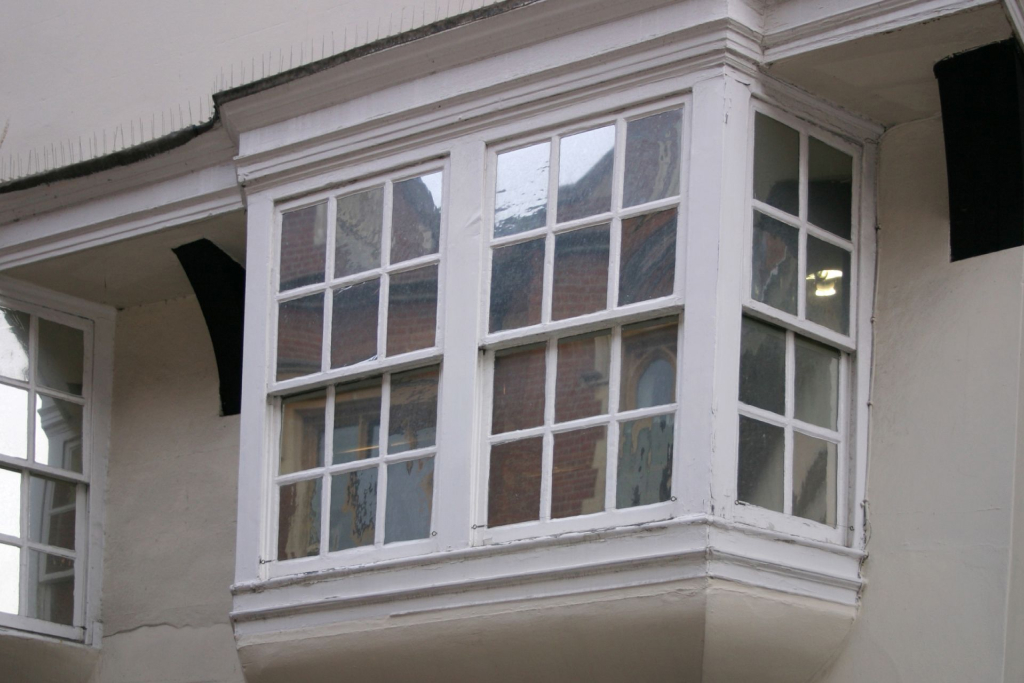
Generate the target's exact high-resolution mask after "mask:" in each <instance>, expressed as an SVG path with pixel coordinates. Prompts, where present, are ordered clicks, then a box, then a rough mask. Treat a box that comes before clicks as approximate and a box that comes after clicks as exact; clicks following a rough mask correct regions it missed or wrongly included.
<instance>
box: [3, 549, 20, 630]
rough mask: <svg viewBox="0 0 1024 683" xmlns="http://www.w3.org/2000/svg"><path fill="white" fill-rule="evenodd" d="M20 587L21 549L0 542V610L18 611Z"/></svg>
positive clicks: (10, 612) (11, 612)
mask: <svg viewBox="0 0 1024 683" xmlns="http://www.w3.org/2000/svg"><path fill="white" fill-rule="evenodd" d="M20 588H21V550H20V549H19V548H16V547H14V546H13V545H4V544H3V543H0V612H6V613H7V614H17V613H18V605H19V603H20V602H21V600H20V597H21V596H20V595H19V590H20Z"/></svg>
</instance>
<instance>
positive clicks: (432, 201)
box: [391, 171, 441, 263]
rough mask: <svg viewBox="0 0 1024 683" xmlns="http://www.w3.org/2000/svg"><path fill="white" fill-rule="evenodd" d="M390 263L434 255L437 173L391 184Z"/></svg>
mask: <svg viewBox="0 0 1024 683" xmlns="http://www.w3.org/2000/svg"><path fill="white" fill-rule="evenodd" d="M392 201H393V204H394V206H393V207H392V209H391V263H401V262H402V261H408V260H409V259H413V258H416V257H418V256H425V255H427V254H436V253H437V249H438V245H439V244H440V240H441V172H440V171H438V172H437V173H431V174H430V175H425V176H421V177H419V178H412V179H411V180H403V181H402V182H400V183H395V185H394V198H393V200H392Z"/></svg>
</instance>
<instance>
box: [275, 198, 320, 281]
mask: <svg viewBox="0 0 1024 683" xmlns="http://www.w3.org/2000/svg"><path fill="white" fill-rule="evenodd" d="M326 265H327V202H320V203H319V204H317V205H315V206H308V207H306V208H304V209H296V210H295V211H285V212H284V213H283V214H281V291H282V292H283V291H285V290H288V289H295V288H296V287H302V286H303V285H310V284H313V283H315V282H323V281H324V269H325V268H326Z"/></svg>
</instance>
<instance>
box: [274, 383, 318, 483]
mask: <svg viewBox="0 0 1024 683" xmlns="http://www.w3.org/2000/svg"><path fill="white" fill-rule="evenodd" d="M326 405H327V392H325V391H324V390H323V389H321V390H320V391H314V392H312V393H309V394H303V395H302V396H289V397H288V398H286V399H284V401H283V402H282V405H281V421H282V422H281V461H280V465H279V469H278V473H279V474H290V473H291V472H301V471H302V470H309V469H312V468H314V467H323V465H324V429H325V428H326V427H325V425H326V421H325V419H326V418H325V411H326Z"/></svg>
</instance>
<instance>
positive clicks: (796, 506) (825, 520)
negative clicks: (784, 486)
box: [793, 432, 837, 527]
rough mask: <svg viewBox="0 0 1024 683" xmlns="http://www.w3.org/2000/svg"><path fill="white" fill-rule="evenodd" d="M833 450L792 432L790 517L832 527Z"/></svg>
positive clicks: (803, 435) (833, 517)
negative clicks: (791, 506)
mask: <svg viewBox="0 0 1024 683" xmlns="http://www.w3.org/2000/svg"><path fill="white" fill-rule="evenodd" d="M836 457H837V446H836V445H835V444H834V443H832V442H831V441H824V440H822V439H816V438H814V437H813V436H807V435H806V434H801V433H800V432H793V514H794V515H796V516H797V517H803V518H804V519H809V520H812V521H814V522H818V523H819V524H827V525H828V526H831V527H834V526H835V525H836Z"/></svg>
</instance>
